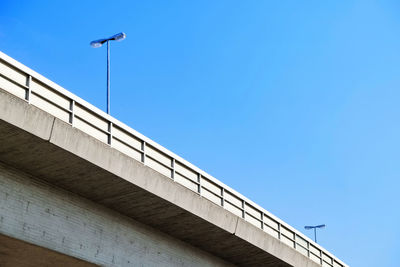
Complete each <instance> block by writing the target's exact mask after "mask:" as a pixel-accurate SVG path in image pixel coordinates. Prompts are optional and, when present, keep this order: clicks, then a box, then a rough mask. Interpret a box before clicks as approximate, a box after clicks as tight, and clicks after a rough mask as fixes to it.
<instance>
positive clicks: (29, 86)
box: [25, 75, 32, 104]
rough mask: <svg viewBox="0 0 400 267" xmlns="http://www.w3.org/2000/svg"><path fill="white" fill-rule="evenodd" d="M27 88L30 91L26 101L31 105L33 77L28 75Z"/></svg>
mask: <svg viewBox="0 0 400 267" xmlns="http://www.w3.org/2000/svg"><path fill="white" fill-rule="evenodd" d="M26 86H27V87H28V91H27V92H26V96H25V99H26V100H27V101H28V103H29V104H30V103H31V94H32V76H31V75H28V77H27V79H26Z"/></svg>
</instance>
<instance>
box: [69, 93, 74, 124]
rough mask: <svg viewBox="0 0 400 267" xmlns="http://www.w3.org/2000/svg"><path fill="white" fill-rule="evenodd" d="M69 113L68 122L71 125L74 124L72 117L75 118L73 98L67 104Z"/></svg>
mask: <svg viewBox="0 0 400 267" xmlns="http://www.w3.org/2000/svg"><path fill="white" fill-rule="evenodd" d="M69 109H70V114H69V123H71V125H72V127H73V126H74V118H75V100H73V99H71V102H70V104H69Z"/></svg>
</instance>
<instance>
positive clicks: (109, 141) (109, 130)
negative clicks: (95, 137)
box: [108, 121, 113, 146]
mask: <svg viewBox="0 0 400 267" xmlns="http://www.w3.org/2000/svg"><path fill="white" fill-rule="evenodd" d="M112 128H113V123H112V122H111V121H110V122H108V144H109V145H110V146H111V142H112V139H113V136H112Z"/></svg>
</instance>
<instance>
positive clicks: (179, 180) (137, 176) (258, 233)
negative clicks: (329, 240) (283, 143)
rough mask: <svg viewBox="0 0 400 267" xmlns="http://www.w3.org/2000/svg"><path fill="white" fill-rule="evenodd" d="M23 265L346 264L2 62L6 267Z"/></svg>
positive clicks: (0, 171)
mask: <svg viewBox="0 0 400 267" xmlns="http://www.w3.org/2000/svg"><path fill="white" fill-rule="evenodd" d="M18 264H20V265H22V264H23V265H25V266H38V265H43V266H46V264H47V266H54V265H60V266H64V265H65V266H67V265H76V266H91V265H104V266H234V265H238V266H308V267H314V266H321V265H322V266H331V267H345V266H347V265H346V264H344V263H343V262H342V261H340V260H339V259H337V258H336V257H335V256H333V255H332V254H331V253H329V252H328V251H326V250H325V249H324V248H322V247H321V246H319V245H318V244H316V243H314V242H313V241H311V240H310V239H309V238H307V237H306V236H304V235H303V234H302V233H300V232H299V231H297V230H295V229H293V228H292V227H291V226H289V225H288V224H286V223H285V222H283V221H282V220H280V219H279V218H277V217H275V216H274V215H272V214H270V213H269V212H268V211H266V210H265V209H263V208H261V207H260V206H258V205H257V204H255V203H253V202H252V201H250V200H249V199H247V198H245V197H244V196H242V195H241V194H239V193H238V192H236V191H235V190H233V189H231V188H229V187H228V186H226V185H225V184H223V183H221V182H220V181H218V180H217V179H215V178H214V177H212V176H211V175H209V174H207V173H206V172H204V171H202V170H200V169H199V168H197V167H196V166H194V165H192V164H191V163H189V162H187V161H185V160H184V159H182V158H181V157H179V156H177V155H175V154H174V153H172V152H171V151H169V150H167V149H165V148H164V147H162V146H160V145H159V144H157V143H156V142H154V141H152V140H150V139H149V138H147V137H145V136H143V135H142V134H140V133H138V132H136V131H135V130H133V129H131V128H130V127H128V126H127V125H125V124H123V123H122V122H120V121H118V120H116V119H115V118H113V117H111V116H109V115H107V114H105V113H104V112H102V111H101V110H99V109H97V108H96V107H94V106H92V105H91V104H89V103H87V102H86V101H84V100H82V99H80V98H79V97H77V96H75V95H73V94H72V93H70V92H68V91H67V90H65V89H63V88H61V87H60V86H58V85H57V84H55V83H53V82H51V81H49V80H48V79H46V78H44V77H43V76H41V75H40V74H38V73H36V72H34V71H32V70H31V69H29V68H27V67H26V66H24V65H22V64H21V63H19V62H17V61H15V60H14V59H12V58H10V57H8V56H7V55H5V54H4V53H1V52H0V265H1V266H3V265H4V266H16V265H18Z"/></svg>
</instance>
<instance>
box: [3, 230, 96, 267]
mask: <svg viewBox="0 0 400 267" xmlns="http://www.w3.org/2000/svg"><path fill="white" fill-rule="evenodd" d="M0 266H3V267H15V266H24V267H37V266H43V267H47V266H48V267H50V266H74V267H94V266H98V265H95V264H92V263H89V262H86V261H83V260H80V259H76V258H74V257H70V256H67V255H65V254H61V253H58V252H55V251H53V250H50V249H47V248H43V247H39V246H36V245H32V244H29V243H27V242H24V241H21V240H18V239H15V238H11V237H8V236H5V235H1V234H0Z"/></svg>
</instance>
